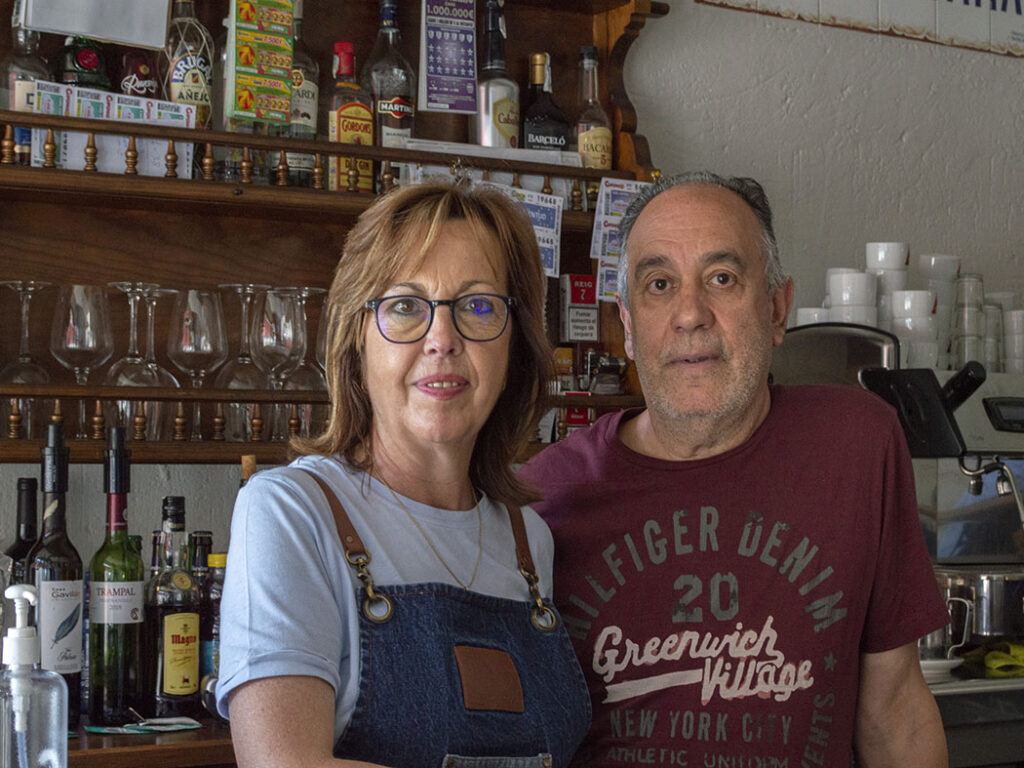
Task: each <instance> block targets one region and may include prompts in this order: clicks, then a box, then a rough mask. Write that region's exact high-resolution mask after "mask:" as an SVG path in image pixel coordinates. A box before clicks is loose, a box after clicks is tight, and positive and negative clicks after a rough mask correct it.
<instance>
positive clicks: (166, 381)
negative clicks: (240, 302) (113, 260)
mask: <svg viewBox="0 0 1024 768" xmlns="http://www.w3.org/2000/svg"><path fill="white" fill-rule="evenodd" d="M177 293H178V292H177V291H176V290H174V289H173V288H160V287H159V286H156V285H153V286H152V287H150V288H148V289H147V290H146V291H145V292H144V293H143V297H144V298H145V300H146V357H145V362H146V365H147V366H149V368H150V369H151V370H152V371H153V375H154V376H156V380H157V382H159V384H158V386H161V387H173V388H174V389H178V388H179V387H181V384H179V383H178V379H177V378H176V377H175V376H174V374H173V373H171V372H170V371H168V370H167V369H166V368H165V367H164V366H162V365H160V363H158V362H157V361H156V304H157V302H158V301H159V300H160V298H161V297H163V296H174V295H175V294H177ZM150 405H152V406H153V408H152V412H150V411H147V412H146V417H147V422H146V439H147V440H160V439H164V438H166V437H167V436H169V435H170V434H171V430H172V429H173V424H174V410H175V409H174V404H173V403H171V402H170V401H167V400H159V401H153V402H151V403H150Z"/></svg>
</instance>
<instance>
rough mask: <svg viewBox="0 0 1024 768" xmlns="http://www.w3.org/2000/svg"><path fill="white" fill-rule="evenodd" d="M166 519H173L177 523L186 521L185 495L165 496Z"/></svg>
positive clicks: (164, 511)
mask: <svg viewBox="0 0 1024 768" xmlns="http://www.w3.org/2000/svg"><path fill="white" fill-rule="evenodd" d="M163 513H164V518H163V519H164V520H171V521H172V522H175V523H182V524H184V522H185V497H184V496H164V509H163Z"/></svg>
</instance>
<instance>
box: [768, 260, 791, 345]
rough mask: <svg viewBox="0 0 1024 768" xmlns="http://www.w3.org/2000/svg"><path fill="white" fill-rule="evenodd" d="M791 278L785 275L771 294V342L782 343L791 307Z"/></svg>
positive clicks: (774, 343)
mask: <svg viewBox="0 0 1024 768" xmlns="http://www.w3.org/2000/svg"><path fill="white" fill-rule="evenodd" d="M793 294H794V288H793V278H791V277H787V278H786V282H784V283H783V284H782V285H780V286H779V287H778V288H776V289H775V292H774V293H773V294H772V295H771V299H770V301H771V304H772V320H771V322H772V344H773V345H774V346H776V347H777V346H779V345H780V344H782V337H783V336H785V335H786V321H787V320H788V319H789V312H790V310H791V309H793Z"/></svg>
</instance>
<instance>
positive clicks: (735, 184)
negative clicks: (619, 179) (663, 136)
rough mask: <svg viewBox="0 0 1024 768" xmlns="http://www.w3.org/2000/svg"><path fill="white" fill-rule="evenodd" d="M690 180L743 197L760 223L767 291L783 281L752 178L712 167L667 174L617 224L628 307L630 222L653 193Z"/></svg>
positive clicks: (761, 196)
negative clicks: (717, 172)
mask: <svg viewBox="0 0 1024 768" xmlns="http://www.w3.org/2000/svg"><path fill="white" fill-rule="evenodd" d="M689 184H707V185H710V186H714V187H722V188H723V189H728V190H730V191H732V192H735V193H736V194H737V195H739V196H740V197H741V198H743V201H744V202H745V203H746V204H747V205H748V206H750V210H752V211H753V212H754V215H755V216H756V217H757V220H758V222H760V224H761V241H762V251H763V253H764V273H765V277H766V278H767V279H768V293H769V294H771V293H774V292H775V291H776V290H777V289H778V288H780V287H781V286H782V285H783V283H785V282H786V273H785V272H783V271H782V262H781V261H780V260H779V244H778V241H776V239H775V230H774V229H773V227H772V209H771V206H769V205H768V197H767V195H765V193H764V188H762V187H761V185H760V184H758V183H757V182H756V181H755V180H754V179H751V178H747V177H743V176H719V175H718V174H716V173H711V171H690V172H688V173H681V174H678V175H676V176H667V177H664V178H661V179H659V180H658V181H657V182H656V183H654V184H651V185H650V186H648V187H644V189H643V190H641V192H640V193H639V194H638V195H637V196H636V198H635V199H634V200H633V202H632V203H630V205H629V208H628V209H626V213H625V215H624V216H623V217H622V222H621V223H620V224H619V240H620V248H619V254H620V256H619V283H618V290H619V296H620V297H621V298H622V302H623V304H625V305H626V308H627V309H628V308H629V287H628V277H629V258H628V256H627V243H628V241H629V235H630V232H631V231H632V229H633V225H634V224H636V220H637V218H638V217H639V216H640V213H641V211H643V209H644V208H646V207H647V204H648V203H649V202H651V201H652V200H653V199H654V198H655V197H657V196H658V195H660V194H661V193H662V192H667V191H668V190H670V189H674V188H675V187H683V186H686V185H689Z"/></svg>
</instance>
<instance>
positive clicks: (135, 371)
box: [106, 282, 160, 427]
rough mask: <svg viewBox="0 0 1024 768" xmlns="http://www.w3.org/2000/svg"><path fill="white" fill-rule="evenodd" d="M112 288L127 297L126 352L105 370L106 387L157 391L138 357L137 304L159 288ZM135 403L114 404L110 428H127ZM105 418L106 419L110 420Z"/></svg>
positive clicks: (149, 412) (143, 285)
mask: <svg viewBox="0 0 1024 768" xmlns="http://www.w3.org/2000/svg"><path fill="white" fill-rule="evenodd" d="M108 285H109V286H110V287H112V288H117V289H118V290H119V291H123V292H124V293H125V294H127V296H128V352H127V353H126V354H125V356H124V357H122V358H121V359H120V360H118V361H117V362H115V363H114V364H113V365H111V366H110V368H109V369H107V376H106V383H107V384H111V385H113V386H117V387H158V386H160V382H159V381H158V379H157V377H156V373H155V372H154V371H153V369H152V368H150V367H149V366H148V365H146V360H145V358H144V357H143V356H142V355H141V354H140V353H139V329H138V317H139V300H140V299H141V298H142V296H143V294H144V293H145V292H146V291H147V290H153V289H156V288H159V287H160V286H158V285H156V284H154V283H129V282H118V283H108ZM133 408H134V403H133V401H131V400H115V401H113V402H112V403H111V404H110V406H109V408H108V412H109V417H112V421H111V425H112V426H122V427H123V426H128V425H130V424H131V422H132V416H133V413H132V411H133ZM145 408H146V411H147V416H148V417H150V418H151V417H152V409H151V408H150V404H149V403H146V404H145ZM109 417H108V419H109Z"/></svg>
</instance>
